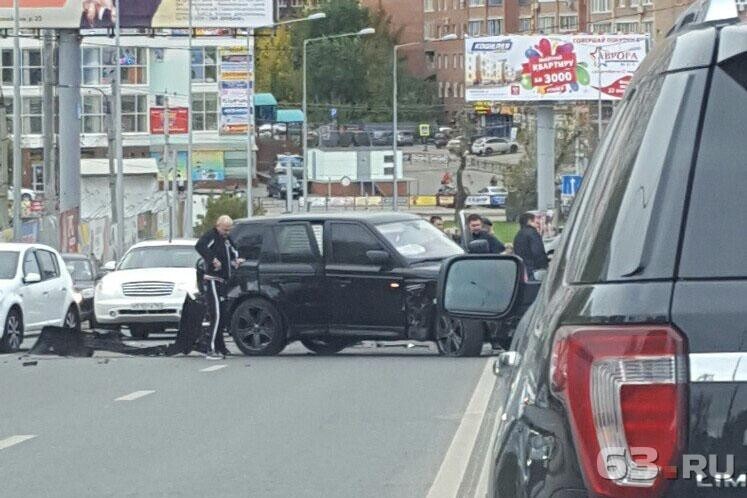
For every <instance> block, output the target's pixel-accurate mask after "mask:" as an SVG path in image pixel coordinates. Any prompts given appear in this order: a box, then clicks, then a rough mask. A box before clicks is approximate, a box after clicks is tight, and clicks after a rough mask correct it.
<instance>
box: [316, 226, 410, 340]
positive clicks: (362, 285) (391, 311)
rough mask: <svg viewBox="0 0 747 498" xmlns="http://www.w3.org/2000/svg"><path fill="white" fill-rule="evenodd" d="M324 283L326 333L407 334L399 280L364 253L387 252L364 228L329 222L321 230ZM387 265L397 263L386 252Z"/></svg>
mask: <svg viewBox="0 0 747 498" xmlns="http://www.w3.org/2000/svg"><path fill="white" fill-rule="evenodd" d="M325 232H326V233H325V238H326V240H327V250H326V251H325V252H326V254H325V280H326V293H327V299H328V301H327V302H328V310H329V311H328V314H329V319H330V331H331V332H333V333H337V334H349V333H352V334H355V333H359V334H360V333H365V332H371V333H373V334H375V335H378V334H381V335H382V336H385V337H386V336H391V337H395V336H399V335H402V334H404V331H405V313H404V306H403V294H402V287H403V283H404V282H403V279H402V276H401V275H399V274H397V272H396V271H393V269H392V268H391V267H392V265H377V264H374V263H373V262H371V261H370V260H369V258H368V256H367V254H366V253H367V252H368V251H385V252H389V250H388V249H387V248H386V247H385V245H384V244H383V243H382V242H381V241H380V240H379V239H378V237H376V235H375V234H374V233H373V232H372V231H371V230H370V229H369V228H368V227H367V226H365V225H363V224H361V223H356V222H342V221H330V222H327V224H326V226H325ZM390 261H391V262H392V263H393V262H394V261H395V259H394V258H393V257H392V255H391V253H390Z"/></svg>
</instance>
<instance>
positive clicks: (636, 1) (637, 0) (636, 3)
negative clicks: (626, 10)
mask: <svg viewBox="0 0 747 498" xmlns="http://www.w3.org/2000/svg"><path fill="white" fill-rule="evenodd" d="M640 4H641V0H630V6H631V7H638V6H639V5H640Z"/></svg>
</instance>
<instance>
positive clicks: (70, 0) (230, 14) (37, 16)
mask: <svg viewBox="0 0 747 498" xmlns="http://www.w3.org/2000/svg"><path fill="white" fill-rule="evenodd" d="M19 1H20V10H21V18H20V24H21V28H81V29H107V28H113V27H114V24H115V22H116V16H117V15H119V16H120V18H119V23H120V26H121V27H122V28H187V27H189V8H190V7H189V6H190V5H191V6H192V25H193V27H194V28H256V27H259V26H268V25H271V24H272V22H273V8H272V0H242V1H240V2H239V1H236V0H191V1H190V0H121V4H122V5H121V8H120V7H119V1H120V0H19ZM12 28H13V0H0V29H12Z"/></svg>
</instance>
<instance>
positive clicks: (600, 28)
mask: <svg viewBox="0 0 747 498" xmlns="http://www.w3.org/2000/svg"><path fill="white" fill-rule="evenodd" d="M591 28H592V29H591V31H592V32H593V33H609V32H610V31H611V30H612V25H611V24H610V23H608V22H600V23H597V24H594V25H592V26H591Z"/></svg>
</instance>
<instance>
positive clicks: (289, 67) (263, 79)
mask: <svg viewBox="0 0 747 498" xmlns="http://www.w3.org/2000/svg"><path fill="white" fill-rule="evenodd" d="M293 51H294V47H293V39H292V36H291V32H290V30H289V28H288V27H286V26H280V27H278V28H277V29H276V30H275V31H274V33H273V34H272V36H258V37H257V38H256V45H255V56H256V67H257V68H258V70H257V74H256V85H257V91H258V92H270V93H272V94H273V95H275V98H276V99H278V100H279V101H284V102H298V101H300V99H301V73H300V71H299V70H298V69H297V68H296V67H295V66H294V56H293Z"/></svg>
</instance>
